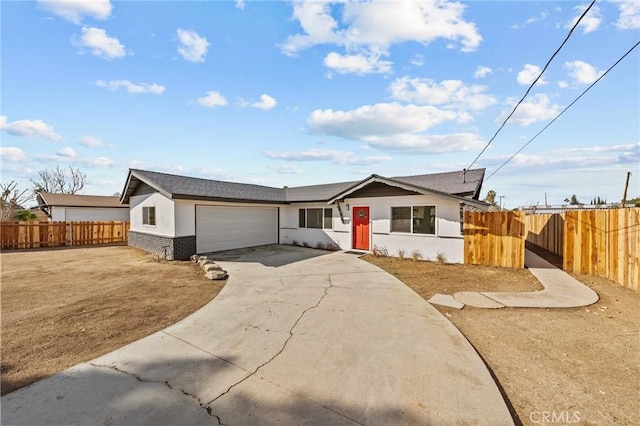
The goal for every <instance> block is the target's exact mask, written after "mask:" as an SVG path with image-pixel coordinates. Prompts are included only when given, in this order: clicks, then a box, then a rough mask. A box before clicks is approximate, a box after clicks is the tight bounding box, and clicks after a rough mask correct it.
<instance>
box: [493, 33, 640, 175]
mask: <svg viewBox="0 0 640 426" xmlns="http://www.w3.org/2000/svg"><path fill="white" fill-rule="evenodd" d="M638 46H640V41H638V42H637V43H636V44H634V45H633V46H632V47H631V49H629V50H627V52H626V53H625V54H624V55H622V56H621V57H620V59H618V60H617V61H616V62H615V63H614V64H613V65H611V66H610V67H609V69H607V70H606V71H605V72H604V74H602V75H601V76H600V77H598V79H597V80H596V81H594V82H593V83H591V85H589V87H587V88H586V89H585V90H584V91H583V92H582V93H580V96H578V97H577V98H575V99H574V100H573V102H571V103H570V104H569V105H567V106H566V107H565V108H564V109H563V110H562V111H560V113H559V114H558V115H556V116H555V118H554V119H553V120H551V121H550V122H549V123H547V125H546V126H544V127H543V128H542V130H540V131H539V132H538V133H536V135H535V136H534V137H532V138H531V139H529V141H528V142H527V143H525V144H524V145H522V147H520V149H519V150H517V151H516V152H515V154H513V155H512V156H511V157H509V158H508V159H507V160H506V161H505V162H504V163H502V164H501V165H500V167H498V168H497V169H495V170H494V171H493V172H492V173H491V174H490V175H489V176H488V177H487V178H486V179H485V181H487V180H489V179H490V178H491V176H493V175H495V174H496V173H498V171H499V170H500V169H501V168H503V167H504V166H505V165H506V164H507V163H508V162H509V161H511V160H513V159H514V158H515V156H516V155H518V154H520V152H522V150H523V149H525V148H526V147H527V146H529V144H530V143H531V142H533V141H534V140H535V139H536V138H537V137H538V136H540V134H541V133H542V132H544V131H545V130H547V128H548V127H549V126H551V125H552V124H553V123H554V122H555V121H556V120H557V119H558V118H560V116H561V115H562V114H564V113H565V112H566V111H567V110H568V109H569V108H571V107H572V106H573V104H575V103H576V102H578V100H579V99H580V98H581V97H583V96H584V94H585V93H587V92H588V91H589V90H591V88H592V87H593V86H595V85H596V84H597V83H598V82H599V81H600V80H602V79H603V78H604V76H605V75H607V74H608V73H609V71H611V70H612V69H614V68H615V67H616V65H618V64H619V63H620V62H622V60H623V59H624V58H626V57H627V56H628V55H629V54H630V53H631V52H632V51H633V49H635V48H636V47H638Z"/></svg>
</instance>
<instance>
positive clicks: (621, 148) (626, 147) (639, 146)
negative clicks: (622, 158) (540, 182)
mask: <svg viewBox="0 0 640 426" xmlns="http://www.w3.org/2000/svg"><path fill="white" fill-rule="evenodd" d="M638 151H640V143H635V144H634V143H629V144H621V145H612V146H588V147H576V148H563V149H557V150H555V151H554V152H592V153H597V152H638Z"/></svg>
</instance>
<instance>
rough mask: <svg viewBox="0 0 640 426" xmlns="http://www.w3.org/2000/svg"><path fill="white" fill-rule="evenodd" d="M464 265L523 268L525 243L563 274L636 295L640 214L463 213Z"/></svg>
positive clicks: (623, 211) (632, 210) (628, 211)
mask: <svg viewBox="0 0 640 426" xmlns="http://www.w3.org/2000/svg"><path fill="white" fill-rule="evenodd" d="M464 240H465V253H464V259H465V263H469V264H479V265H492V266H503V267H512V268H522V267H524V250H525V246H524V243H525V240H526V241H528V242H530V243H533V244H535V245H537V246H540V247H542V248H545V249H547V250H549V251H551V252H553V253H556V254H559V255H561V256H562V257H563V269H564V270H565V271H567V272H571V273H575V274H588V275H595V276H599V277H604V278H608V279H610V280H612V281H615V282H617V283H619V284H622V285H624V286H626V287H628V288H630V289H632V290H635V291H640V288H639V285H638V281H640V208H637V207H636V208H624V209H607V210H573V211H566V212H564V213H561V214H540V215H525V214H524V213H522V212H467V213H465V224H464Z"/></svg>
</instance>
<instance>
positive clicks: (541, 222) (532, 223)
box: [524, 213, 564, 256]
mask: <svg viewBox="0 0 640 426" xmlns="http://www.w3.org/2000/svg"><path fill="white" fill-rule="evenodd" d="M524 226H525V229H526V231H527V241H528V242H530V243H532V244H535V245H537V246H538V247H542V248H544V249H546V250H549V251H550V252H552V253H555V254H558V255H560V256H562V254H563V247H564V213H554V214H529V215H526V216H525V217H524Z"/></svg>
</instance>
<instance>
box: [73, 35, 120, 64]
mask: <svg viewBox="0 0 640 426" xmlns="http://www.w3.org/2000/svg"><path fill="white" fill-rule="evenodd" d="M72 41H73V43H74V44H75V45H76V46H78V47H81V48H88V49H91V53H92V54H93V55H95V56H97V57H99V58H103V59H117V58H122V57H124V56H125V55H126V54H127V53H126V52H125V49H124V46H123V45H122V43H120V41H119V40H118V39H117V38H115V37H110V36H109V35H107V32H106V31H105V30H103V29H100V28H95V27H82V35H81V36H80V38H77V37H75V36H74V38H73V40H72Z"/></svg>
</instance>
